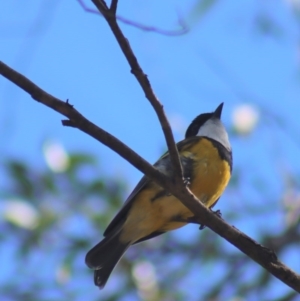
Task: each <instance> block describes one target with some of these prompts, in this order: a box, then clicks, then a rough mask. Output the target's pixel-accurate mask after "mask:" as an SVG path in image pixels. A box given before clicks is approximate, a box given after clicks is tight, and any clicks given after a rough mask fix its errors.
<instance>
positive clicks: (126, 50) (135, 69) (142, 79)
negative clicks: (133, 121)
mask: <svg viewBox="0 0 300 301" xmlns="http://www.w3.org/2000/svg"><path fill="white" fill-rule="evenodd" d="M92 2H93V3H94V4H95V5H96V7H97V8H98V10H99V11H100V12H101V13H102V15H103V16H104V18H105V20H106V21H107V23H108V25H109V26H110V28H111V30H112V32H113V34H114V36H115V38H116V40H117V42H118V43H119V46H120V48H121V49H122V51H123V54H124V55H125V57H126V59H127V61H128V64H129V65H130V68H131V73H132V74H133V75H134V76H135V77H136V79H137V81H138V82H139V84H140V86H141V87H142V89H143V91H144V93H145V96H146V98H147V99H148V100H149V102H150V103H151V105H152V107H153V108H154V110H155V112H156V114H157V117H158V119H159V122H160V124H161V127H162V130H163V133H164V135H165V139H166V142H167V146H168V150H169V153H170V159H171V162H172V167H173V169H174V175H175V179H174V181H175V183H177V185H181V186H182V187H183V181H182V179H183V173H182V166H181V163H180V160H179V154H178V151H177V147H176V145H175V141H174V137H173V133H172V130H171V127H170V124H169V122H168V119H167V117H166V115H165V113H164V110H163V106H162V104H161V103H160V102H159V100H158V98H157V97H156V95H155V94H154V92H153V90H152V87H151V84H150V82H149V80H148V77H147V75H146V74H145V73H144V72H143V70H142V68H141V67H140V65H139V63H138V60H137V58H136V56H135V55H134V53H133V51H132V49H131V47H130V44H129V42H128V40H127V39H126V38H125V36H124V35H123V32H122V31H121V29H120V27H119V25H118V24H117V20H116V17H115V16H112V15H111V13H110V11H109V10H108V9H107V8H105V7H106V4H105V2H104V1H102V0H92Z"/></svg>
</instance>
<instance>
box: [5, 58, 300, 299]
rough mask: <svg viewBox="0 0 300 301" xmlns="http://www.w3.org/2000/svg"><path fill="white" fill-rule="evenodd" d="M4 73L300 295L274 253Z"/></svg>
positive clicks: (62, 106) (66, 109)
mask: <svg viewBox="0 0 300 301" xmlns="http://www.w3.org/2000/svg"><path fill="white" fill-rule="evenodd" d="M0 74H2V75H3V76H4V77H6V78H7V79H8V80H10V81H11V82H13V83H14V84H16V85H17V86H19V87H20V88H21V89H23V90H24V91H26V92H27V93H29V94H30V95H31V97H32V98H33V99H35V100H36V101H38V102H40V103H42V104H44V105H46V106H48V107H50V108H52V109H53V110H55V111H57V112H59V113H61V114H63V115H64V116H66V117H68V118H69V120H68V121H63V123H64V124H65V125H68V126H72V127H76V128H78V129H80V130H82V131H83V132H85V133H87V134H89V135H90V136H92V137H93V138H95V139H96V140H98V141H100V142H101V143H103V144H105V145H106V146H108V147H109V148H111V149H112V150H114V151H115V152H116V153H118V154H119V155H120V156H121V157H123V158H124V159H125V160H127V161H128V162H129V163H131V164H132V165H133V166H135V167H136V168H137V169H139V170H140V171H141V172H143V173H144V174H145V175H146V176H148V177H149V178H150V179H152V180H153V181H155V182H156V183H158V184H159V185H160V186H162V187H163V188H165V189H166V190H168V191H170V192H171V193H172V194H173V195H174V196H176V197H177V198H178V199H180V200H181V202H182V203H183V204H184V205H185V206H186V207H187V208H189V209H190V210H191V211H192V212H193V213H194V214H195V216H196V217H197V219H198V221H199V223H201V224H205V225H207V227H209V228H210V229H212V230H213V231H214V232H216V233H217V234H219V235H220V236H222V237H223V238H225V239H226V240H227V241H229V242H230V243H231V244H233V245H234V246H236V247H237V248H238V249H239V250H241V251H242V252H243V253H245V254H246V255H248V256H249V257H250V258H252V259H253V260H254V261H256V262H257V263H258V264H260V265H261V266H262V267H264V268H265V269H266V270H267V271H269V272H270V273H271V274H273V275H274V276H275V277H277V278H278V279H280V280H281V281H282V282H284V283H285V284H287V285H288V286H290V287H291V288H293V289H294V290H295V291H297V292H299V293H300V275H298V274H297V273H295V272H294V271H292V270H291V269H289V268H288V267H287V266H285V265H284V264H283V263H281V262H280V261H279V260H278V259H277V257H276V254H275V253H274V252H273V251H272V250H270V249H267V248H265V247H263V246H261V245H260V244H258V243H257V242H255V241H254V240H253V239H252V238H250V237H249V236H247V235H245V234H244V233H242V232H240V231H239V230H237V229H236V228H235V227H233V226H230V225H228V224H227V223H226V222H225V221H223V220H222V219H220V218H219V217H217V216H215V214H213V213H212V212H211V211H210V210H209V209H207V208H206V207H205V206H204V205H203V204H202V203H201V202H200V201H199V200H198V199H196V198H195V196H194V195H193V194H191V193H190V192H189V191H188V190H187V189H185V187H183V188H182V187H180V186H178V185H175V184H173V182H172V181H171V180H170V179H168V178H167V177H166V176H165V175H163V174H161V173H160V172H159V171H158V170H157V169H155V168H154V167H153V166H152V165H151V164H149V163H148V162H146V161H145V160H144V159H143V158H141V157H140V156H139V155H138V154H136V153H135V152H134V151H132V150H131V149H130V148H129V147H127V146H126V145H125V144H124V143H122V142H121V141H119V140H118V139H117V138H115V137H114V136H112V135H111V134H109V133H107V132H106V131H104V130H103V129H101V128H99V127H97V126H96V125H95V124H93V123H92V122H90V121H89V120H87V119H86V118H85V117H84V116H82V115H81V114H80V113H79V112H78V111H77V110H75V109H74V108H73V107H72V105H70V104H69V102H64V101H61V100H59V99H57V98H55V97H54V96H52V95H50V94H48V93H47V92H45V91H43V90H42V89H41V88H39V87H38V86H36V85H35V84H34V83H33V82H31V81H30V80H29V79H27V78H26V77H25V76H23V75H22V74H20V73H18V72H16V71H14V70H13V69H11V68H10V67H8V66H7V65H5V64H4V63H3V62H1V61H0ZM197 219H195V221H197Z"/></svg>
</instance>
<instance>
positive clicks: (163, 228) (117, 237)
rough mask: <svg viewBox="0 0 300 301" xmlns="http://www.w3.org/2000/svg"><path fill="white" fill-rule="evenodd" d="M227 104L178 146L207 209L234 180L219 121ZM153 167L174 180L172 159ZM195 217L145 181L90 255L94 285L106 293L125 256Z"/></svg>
mask: <svg viewBox="0 0 300 301" xmlns="http://www.w3.org/2000/svg"><path fill="white" fill-rule="evenodd" d="M222 108H223V103H221V104H220V105H219V106H218V107H217V109H216V110H215V111H214V112H212V113H205V114H201V115H199V116H197V117H196V118H195V119H194V120H193V122H192V123H191V124H190V126H189V127H188V129H187V131H186V134H185V139H184V140H182V141H180V142H178V143H177V149H178V152H179V154H180V160H181V164H182V167H183V175H184V178H185V179H186V180H187V181H188V185H189V188H190V190H191V191H192V192H193V193H194V194H195V195H196V197H197V198H198V199H199V200H200V201H201V202H202V203H203V204H204V205H205V206H206V207H208V208H212V207H213V206H214V205H215V204H216V202H217V201H218V200H219V198H220V196H221V194H222V193H223V191H224V189H225V187H226V186H227V184H228V181H229V179H230V176H231V171H232V152H231V146H230V143H229V140H228V134H227V132H226V129H225V127H224V125H223V124H222V122H221V120H220V118H221V113H222ZM154 166H155V167H156V168H157V169H159V170H160V171H161V172H162V173H164V174H166V175H168V176H169V177H170V178H172V174H171V172H172V166H171V161H170V157H169V154H168V153H166V154H165V155H163V156H162V157H161V158H160V159H159V160H158V162H156V163H155V164H154ZM193 217H194V215H193V213H192V212H191V211H190V210H189V209H188V208H186V207H185V206H184V205H183V204H182V203H181V202H180V201H179V200H178V199H177V198H175V197H174V196H173V195H171V194H170V193H169V192H168V191H166V190H165V189H164V188H162V187H160V186H159V185H157V184H156V183H155V182H153V181H151V180H149V179H148V178H147V177H146V176H144V177H143V178H142V179H141V180H140V182H139V183H138V184H137V186H136V187H135V189H134V190H133V191H132V193H131V194H130V195H129V197H128V199H127V200H126V202H125V203H124V205H123V207H122V208H121V210H120V211H119V212H118V214H117V215H116V216H115V218H114V219H113V220H112V222H111V223H110V224H109V226H108V227H107V229H106V230H105V232H104V239H103V240H102V241H101V242H100V243H98V244H97V245H96V246H95V247H94V248H92V249H91V250H90V251H89V252H88V253H87V255H86V258H85V262H86V264H87V265H88V267H90V268H91V269H94V270H95V272H94V281H95V285H97V286H99V287H100V288H103V287H104V286H105V284H106V282H107V280H108V277H109V275H110V274H111V272H112V270H113V269H114V267H115V265H116V264H117V263H118V261H119V260H120V258H121V257H122V255H123V254H124V252H125V251H126V250H127V249H128V248H129V247H130V246H131V245H133V244H135V243H138V242H141V241H144V240H147V239H149V238H152V237H155V236H157V235H160V234H162V233H164V232H167V231H170V230H174V229H177V228H180V227H182V226H184V225H186V224H187V223H189V222H192V220H193Z"/></svg>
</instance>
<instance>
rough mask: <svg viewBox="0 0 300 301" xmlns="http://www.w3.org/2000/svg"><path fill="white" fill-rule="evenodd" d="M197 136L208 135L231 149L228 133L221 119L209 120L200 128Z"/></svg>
mask: <svg viewBox="0 0 300 301" xmlns="http://www.w3.org/2000/svg"><path fill="white" fill-rule="evenodd" d="M197 136H206V137H208V138H211V139H214V140H216V141H218V142H220V143H221V144H222V145H223V146H224V147H225V148H227V149H228V150H231V145H230V142H229V139H228V134H227V132H226V129H225V127H224V125H223V124H222V122H221V121H220V120H219V119H209V120H207V121H206V122H205V123H204V124H203V125H202V126H201V127H200V129H199V131H198V133H197Z"/></svg>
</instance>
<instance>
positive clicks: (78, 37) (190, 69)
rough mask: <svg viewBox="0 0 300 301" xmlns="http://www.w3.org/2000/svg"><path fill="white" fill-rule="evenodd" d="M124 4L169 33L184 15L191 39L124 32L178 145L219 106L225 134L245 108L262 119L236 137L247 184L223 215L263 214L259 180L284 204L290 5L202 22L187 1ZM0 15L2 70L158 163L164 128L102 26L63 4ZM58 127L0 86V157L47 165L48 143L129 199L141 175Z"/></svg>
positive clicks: (240, 7) (290, 118)
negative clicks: (80, 155) (89, 156)
mask: <svg viewBox="0 0 300 301" xmlns="http://www.w3.org/2000/svg"><path fill="white" fill-rule="evenodd" d="M120 2H121V3H120V5H119V14H120V15H121V16H123V17H126V18H128V19H131V20H134V21H136V22H140V23H143V24H147V25H153V26H156V27H160V28H164V29H176V28H178V20H177V19H178V14H179V15H180V16H182V17H183V19H184V20H186V22H187V25H188V26H189V27H190V31H189V32H188V33H187V34H185V35H182V36H175V37H170V36H164V35H159V34H157V33H151V32H144V31H141V30H139V29H137V28H134V27H131V26H128V25H123V24H121V28H122V29H123V31H124V33H125V35H126V37H127V38H128V39H129V41H130V44H131V47H132V48H133V50H134V52H135V54H136V55H137V58H138V60H139V62H140V65H141V67H142V68H143V70H144V72H145V73H146V74H147V75H148V77H149V79H150V81H151V84H152V87H153V89H154V91H155V93H156V95H157V96H158V98H159V99H160V101H161V102H162V104H163V105H164V109H165V111H166V114H167V116H168V117H169V119H170V122H171V124H172V127H173V129H174V135H175V138H176V140H177V141H179V140H181V139H182V138H183V135H184V132H185V129H186V127H187V126H188V124H189V122H190V121H191V120H192V119H193V118H194V117H196V116H197V115H198V114H200V113H202V112H208V111H212V110H214V109H215V108H216V106H217V105H219V103H221V102H225V106H224V110H223V120H224V123H225V124H226V126H227V127H228V128H231V127H232V113H233V111H234V110H235V109H236V108H237V107H238V106H239V105H241V104H243V103H251V104H252V105H253V106H255V107H256V108H257V110H258V111H259V114H260V115H259V116H260V119H259V124H258V126H257V127H256V128H255V129H254V131H253V132H252V133H251V134H250V135H248V136H246V137H239V138H232V143H233V150H234V166H235V167H236V168H237V170H239V171H240V170H242V180H241V181H242V184H241V188H240V195H238V196H237V195H232V194H231V193H230V191H227V192H226V193H225V197H224V200H222V203H220V206H221V209H223V208H224V207H225V206H224V203H223V201H224V202H225V200H226V201H227V202H229V204H230V207H232V206H233V207H232V208H234V209H235V210H243V208H246V205H245V204H241V203H240V198H245V199H248V200H251V202H254V203H255V202H256V203H257V205H258V206H260V205H261V201H262V200H261V196H260V195H259V193H257V191H255V188H254V187H255V185H254V184H253V183H252V181H253V179H254V178H255V176H256V175H257V174H259V175H260V177H261V179H264V181H265V182H264V183H265V184H266V187H267V188H266V189H265V190H266V194H267V195H268V196H270V199H272V198H273V197H274V196H276V197H277V196H278V195H279V194H281V193H282V192H283V190H284V175H285V172H286V173H288V172H294V173H298V174H299V166H297V164H295V162H297V160H298V157H299V156H298V154H299V147H300V146H299V141H298V140H297V138H296V136H297V134H298V133H299V122H298V113H297V112H298V111H299V109H300V105H299V103H300V102H299V100H300V99H299V30H298V29H297V23H296V20H295V18H294V16H293V12H292V10H291V8H290V7H289V5H288V4H287V2H286V1H277V2H273V1H272V2H268V1H266V2H263V3H262V2H261V1H250V0H248V1H227V2H224V1H214V5H213V6H212V7H211V9H210V10H209V11H208V12H207V13H205V14H204V15H203V16H201V17H200V18H198V19H197V18H195V17H193V16H194V14H195V3H196V1H192V0H188V1H184V2H183V1H170V0H169V1H162V2H160V1H150V0H148V1H140V2H137V1H134V0H128V1H126V2H124V1H120ZM158 2H159V7H158ZM85 3H86V4H87V5H88V6H89V7H91V8H93V5H92V3H90V2H89V1H85ZM0 11H1V13H0V45H1V46H0V60H2V61H3V62H4V63H6V64H8V65H9V66H11V67H12V68H14V69H16V70H17V71H19V72H21V73H22V74H24V75H25V76H27V77H28V78H29V79H31V80H32V81H33V82H35V83H36V84H37V85H38V86H40V87H41V88H43V89H44V90H46V91H47V92H49V93H50V94H52V95H54V96H56V97H58V98H60V99H62V100H64V99H69V100H70V102H71V103H72V104H73V105H74V106H75V107H76V109H77V110H79V111H80V112H81V113H82V114H83V115H84V116H85V117H87V118H88V119H90V120H91V121H92V122H94V123H96V124H97V125H99V126H100V127H102V128H103V129H105V130H107V131H109V132H110V133H112V134H113V135H115V136H116V137H117V138H119V139H121V140H122V141H123V142H125V143H126V144H127V145H128V146H130V147H131V148H133V149H134V150H135V151H136V152H138V153H139V154H140V155H141V156H143V157H144V158H145V159H147V160H148V161H150V162H155V161H156V159H157V158H158V157H159V156H160V155H161V153H162V152H163V151H164V150H165V142H164V138H163V134H162V131H161V129H160V125H159V123H158V120H157V118H156V116H155V113H154V111H153V109H152V108H151V106H150V104H149V103H148V101H147V100H146V99H145V97H144V94H143V92H142V90H141V88H140V87H139V85H138V83H137V81H136V80H135V78H134V77H133V75H131V73H130V69H129V66H128V64H127V62H126V60H125V58H124V56H123V54H122V53H121V51H120V49H119V47H118V45H117V43H116V41H115V39H114V37H113V35H112V33H111V32H110V30H109V28H108V26H107V24H106V23H105V21H104V20H103V19H102V18H101V17H100V16H97V15H95V14H91V13H87V12H85V11H84V10H83V8H82V7H81V6H80V5H79V3H78V2H77V1H58V0H45V1H37V0H30V1H26V3H25V2H24V3H20V2H19V1H16V0H11V1H3V2H2V3H1V4H0ZM196 16H197V14H196ZM262 16H267V17H268V18H269V19H270V20H272V21H274V23H275V24H276V26H275V27H274V28H271V30H270V32H271V34H262V32H261V31H260V30H259V29H258V27H257V23H258V22H257V20H258V19H259V18H260V17H262ZM274 116H275V117H276V118H277V117H278V118H281V119H282V120H283V125H280V126H279V123H278V122H275V121H274V120H275V119H274ZM62 119H64V117H63V116H60V115H59V114H57V113H56V112H54V111H51V110H50V109H49V108H46V107H45V106H43V105H41V104H39V103H37V102H35V101H33V100H32V99H30V97H29V96H28V95H26V94H25V93H24V92H23V91H21V90H20V89H18V88H16V87H15V86H14V85H12V84H11V83H9V82H8V81H7V80H5V79H3V78H1V79H0V140H1V141H4V143H1V144H0V153H1V154H2V155H1V157H2V158H3V157H5V156H8V155H9V156H15V157H20V158H26V159H27V160H30V162H32V164H36V165H41V164H43V165H44V164H45V160H44V156H43V152H42V144H43V142H44V141H45V140H46V139H54V140H56V141H59V142H60V143H62V144H63V145H64V147H65V149H66V150H67V151H75V150H78V151H87V152H91V153H93V154H95V155H96V156H97V158H98V159H99V163H100V165H102V166H103V168H104V170H105V171H106V172H107V173H109V174H111V175H117V176H119V177H124V178H125V179H126V180H127V181H128V182H129V185H130V187H129V189H131V188H133V187H134V185H135V183H136V182H137V181H138V180H139V178H140V177H141V174H140V172H138V171H137V170H135V169H134V168H133V167H131V166H130V164H129V163H127V162H125V161H124V160H123V159H122V158H120V157H119V156H118V155H116V154H114V153H113V152H112V151H111V150H109V149H108V148H106V147H105V146H103V145H101V144H99V143H98V142H97V141H95V140H93V139H91V138H90V137H89V136H87V135H86V134H84V133H82V132H80V131H78V130H76V129H73V128H67V127H63V126H62V125H61V120H62ZM274 158H275V159H276V160H275V159H274ZM274 160H275V161H274ZM245 170H247V171H248V172H247V173H245ZM265 179H267V180H265ZM246 203H247V202H246ZM227 204H228V203H227ZM276 206H278V212H277V215H276V216H275V217H272V218H270V223H268V225H266V227H270V228H273V227H275V228H276V227H279V225H278V223H279V221H281V219H282V218H283V216H282V213H281V212H280V210H281V209H282V207H281V204H279V203H277V204H276ZM251 223H256V221H245V222H244V223H242V222H241V223H240V224H239V225H237V226H239V227H240V228H241V230H243V231H246V232H247V233H248V234H252V235H254V236H255V233H253V232H252V231H253V229H254V228H253V227H252V226H251ZM297 267H298V270H300V267H299V264H298V265H297Z"/></svg>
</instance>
